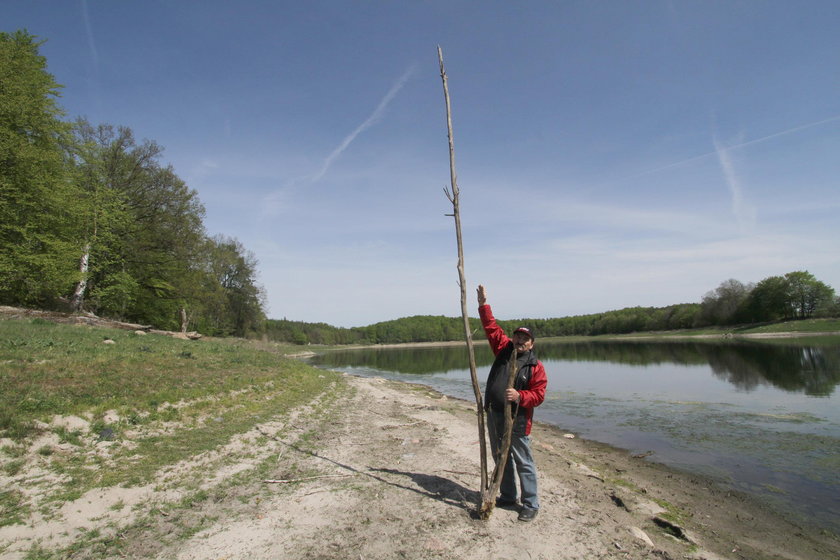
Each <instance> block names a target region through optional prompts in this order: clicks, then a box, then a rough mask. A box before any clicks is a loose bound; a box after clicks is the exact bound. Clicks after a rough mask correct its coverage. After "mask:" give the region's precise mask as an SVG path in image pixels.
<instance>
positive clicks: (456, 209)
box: [437, 46, 516, 519]
mask: <svg viewBox="0 0 840 560" xmlns="http://www.w3.org/2000/svg"><path fill="white" fill-rule="evenodd" d="M437 51H438V62H439V64H440V77H441V80H442V81H443V97H444V100H445V101H446V127H447V132H448V137H449V175H450V181H451V184H452V185H451V189H446V188H444V193H445V194H446V197H447V198H448V199H449V202H451V203H452V214H447V215H448V216H453V217H454V218H455V236H456V238H457V240H458V284H459V285H460V288H461V316H462V317H463V319H464V336H465V338H466V342H467V350H468V354H469V362H470V377H471V379H472V386H473V392H474V393H475V403H476V415H477V419H478V441H479V444H480V445H479V446H480V453H481V457H480V459H481V492H480V493H479V496H480V503H479V506H478V507H479V509H478V512H479V516H480V517H481V518H482V519H487V518H488V517H490V514H491V513H492V512H493V507H494V506H495V505H496V494H497V493H498V491H499V487H500V486H501V483H502V476H503V475H504V465H505V463H506V462H507V457H508V453H509V451H510V440H511V433H512V430H513V421H512V419H511V418H510V415H509V414H508V416H506V418H505V434H504V438H503V440H502V446H501V449H500V457H497V458H496V459H497V461H496V469H495V470H494V471H493V483H492V485H490V484H488V481H487V440H486V438H485V419H484V403H483V399H482V397H481V388H480V386H479V384H478V374H477V373H476V364H475V350H474V347H473V340H472V332H471V330H470V319H469V313H468V311H467V280H466V275H465V274H464V243H463V239H462V236H461V207H460V199H459V196H460V191H459V189H458V176H457V173H456V172H455V141H454V139H453V136H452V106H451V103H450V100H449V86H448V83H447V78H446V70H445V68H444V66H443V52H442V51H441V48H440V46H438V49H437ZM511 362H512V364H511V373H510V377H509V379H508V387H512V386H513V379H514V373H515V370H516V358H515V356H514V357H513V358H512V360H511Z"/></svg>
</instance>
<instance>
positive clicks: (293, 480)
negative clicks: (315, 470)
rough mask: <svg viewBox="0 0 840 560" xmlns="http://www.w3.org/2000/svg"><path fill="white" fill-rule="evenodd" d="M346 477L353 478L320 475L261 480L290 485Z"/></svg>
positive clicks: (344, 475)
mask: <svg viewBox="0 0 840 560" xmlns="http://www.w3.org/2000/svg"><path fill="white" fill-rule="evenodd" d="M348 476H355V475H352V474H322V475H320V476H304V477H303V478H286V479H271V478H270V479H268V480H263V482H265V483H266V484H291V483H293V482H303V481H304V480H315V479H318V478H347V477H348Z"/></svg>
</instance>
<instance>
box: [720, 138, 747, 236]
mask: <svg viewBox="0 0 840 560" xmlns="http://www.w3.org/2000/svg"><path fill="white" fill-rule="evenodd" d="M753 142H755V140H754V141H753ZM714 143H715V153H716V154H717V157H718V161H719V162H720V167H721V169H722V170H723V176H724V178H725V179H726V184H727V185H728V186H729V192H730V193H731V195H732V213H733V214H734V215H735V219H736V220H737V221H738V225H739V226H740V227H741V229H742V230H744V229H747V228H751V227H752V226H753V225H755V209H754V208H752V207H750V206H749V205H748V204H747V202H746V201H745V200H744V190H743V188H742V185H741V181H740V179H739V178H738V175H737V174H736V173H735V165H734V163H733V162H732V158H731V156H730V153H729V152H730V150H731V148H728V147H725V146H723V145H722V144H721V143H720V142H718V140H717V138H715V139H714ZM744 145H746V143H741V144H737V145H736V147H741V146H744Z"/></svg>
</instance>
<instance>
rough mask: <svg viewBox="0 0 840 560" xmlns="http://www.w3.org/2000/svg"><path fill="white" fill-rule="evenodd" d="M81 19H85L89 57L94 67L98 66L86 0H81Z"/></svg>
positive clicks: (97, 56) (97, 55)
mask: <svg viewBox="0 0 840 560" xmlns="http://www.w3.org/2000/svg"><path fill="white" fill-rule="evenodd" d="M82 19H83V20H84V21H85V32H86V34H87V42H88V47H89V48H90V54H91V58H93V66H94V68H98V67H99V53H98V52H97V51H96V43H94V41H93V29H92V28H91V26H90V16H89V15H88V5H87V0H82Z"/></svg>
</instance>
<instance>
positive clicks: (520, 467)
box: [478, 286, 547, 521]
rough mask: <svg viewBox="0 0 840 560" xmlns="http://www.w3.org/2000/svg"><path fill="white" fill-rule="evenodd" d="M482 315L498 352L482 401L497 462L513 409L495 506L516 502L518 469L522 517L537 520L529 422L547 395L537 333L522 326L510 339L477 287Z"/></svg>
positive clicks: (491, 447) (489, 336)
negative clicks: (507, 416)
mask: <svg viewBox="0 0 840 560" xmlns="http://www.w3.org/2000/svg"><path fill="white" fill-rule="evenodd" d="M478 314H479V316H480V317H481V324H482V326H483V327H484V332H485V334H486V335H487V340H488V341H489V342H490V348H491V349H492V350H493V354H494V355H495V356H496V360H495V361H494V362H493V366H492V367H491V368H490V374H489V375H488V377H487V387H486V388H485V394H484V400H485V407H486V409H487V429H488V431H489V432H490V449H491V450H492V452H493V459H494V460H495V461H496V462H497V463H498V461H499V454H500V448H501V446H502V438H503V437H504V428H505V417H504V414H505V411H507V412H508V414H511V415H512V416H513V415H514V414H515V416H513V434H512V437H511V443H510V454H509V455H508V460H507V463H506V464H505V471H504V476H503V478H502V487H501V495H500V496H499V498H498V499H497V500H496V505H497V506H499V507H504V506H515V505H516V504H517V498H516V476H515V474H518V475H519V488H520V491H521V497H522V509H521V510H520V511H519V520H520V521H533V520H534V518H535V517H536V516H537V512H538V511H539V509H540V502H539V499H538V497H537V466H536V464H535V463H534V456H533V454H532V453H531V436H530V434H531V421H532V418H533V416H534V407H537V406H539V405H540V404H542V402H543V400H544V399H545V387H546V384H547V379H546V375H545V368H544V367H543V365H542V363H541V362H540V361H539V360H538V359H537V355H536V354H535V353H534V349H533V348H534V335H533V333H532V332H531V331H530V330H529V329H527V328H525V327H519V328H518V329H516V330H515V331H514V332H513V338H512V339H511V338H509V337H508V336H507V335H506V334H505V332H504V330H502V328H501V327H500V326H499V325H498V324H497V323H496V319H495V318H494V317H493V311H492V310H491V309H490V306H489V305H488V304H487V293H486V291H485V290H484V286H479V287H478ZM511 359H515V360H516V377H515V378H514V383H513V388H511V389H508V388H507V383H508V377H509V372H510V360H511Z"/></svg>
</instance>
